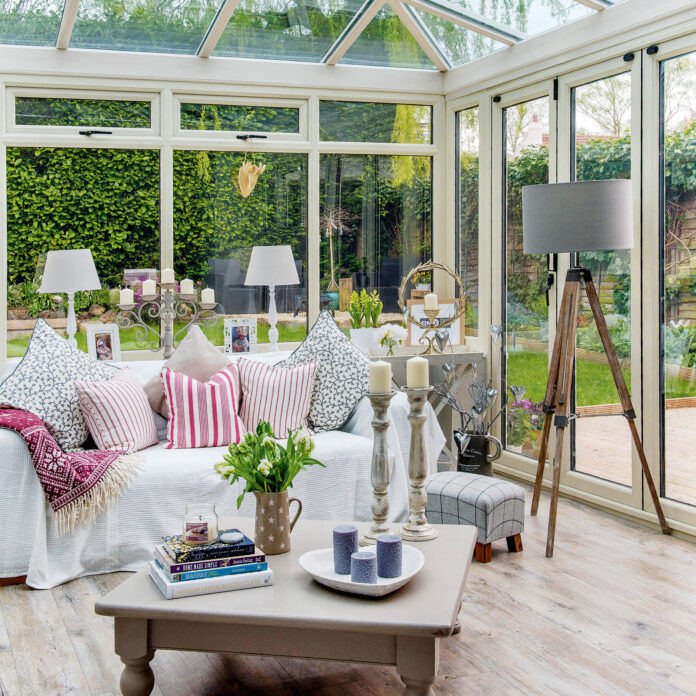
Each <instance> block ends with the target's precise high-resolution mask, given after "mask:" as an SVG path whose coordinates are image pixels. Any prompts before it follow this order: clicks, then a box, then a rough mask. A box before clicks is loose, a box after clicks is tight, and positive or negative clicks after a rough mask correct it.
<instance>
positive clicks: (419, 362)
mask: <svg viewBox="0 0 696 696" xmlns="http://www.w3.org/2000/svg"><path fill="white" fill-rule="evenodd" d="M428 368H429V365H428V361H427V360H426V359H425V358H421V357H420V356H416V357H415V358H411V359H410V360H409V361H408V362H407V363H406V386H407V387H408V388H409V389H423V388H424V387H429V386H430V375H429V369H428Z"/></svg>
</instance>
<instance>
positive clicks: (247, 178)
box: [237, 135, 266, 198]
mask: <svg viewBox="0 0 696 696" xmlns="http://www.w3.org/2000/svg"><path fill="white" fill-rule="evenodd" d="M265 137H266V136H265V135H238V136H237V138H238V139H239V140H246V141H247V142H248V141H249V140H251V139H252V138H265ZM251 158H252V161H251V162H249V160H247V156H246V153H245V154H244V164H242V166H241V167H240V168H239V175H238V181H239V192H240V193H241V194H242V197H243V198H248V197H249V196H250V195H251V192H252V191H253V190H254V188H255V187H256V182H257V181H258V180H259V177H260V176H261V174H263V173H264V172H265V171H266V165H265V164H263V163H261V164H259V165H257V164H256V155H255V154H254V153H253V152H252V153H251Z"/></svg>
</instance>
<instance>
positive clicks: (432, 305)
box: [423, 292, 440, 310]
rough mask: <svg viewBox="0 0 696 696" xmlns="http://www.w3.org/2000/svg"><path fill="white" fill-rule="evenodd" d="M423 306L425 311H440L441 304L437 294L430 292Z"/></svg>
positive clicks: (424, 299)
mask: <svg viewBox="0 0 696 696" xmlns="http://www.w3.org/2000/svg"><path fill="white" fill-rule="evenodd" d="M423 304H424V306H425V309H433V310H434V309H440V302H439V301H438V299H437V293H434V292H429V293H428V294H427V295H426V296H425V297H424V298H423Z"/></svg>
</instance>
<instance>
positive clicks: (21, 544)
mask: <svg viewBox="0 0 696 696" xmlns="http://www.w3.org/2000/svg"><path fill="white" fill-rule="evenodd" d="M287 355H288V353H286V352H277V353H268V354H263V353H260V354H252V355H251V356H247V357H251V358H252V359H256V360H264V361H268V362H271V363H275V362H277V361H280V360H282V359H284V358H285V357H287ZM18 362H19V360H10V361H8V364H7V365H6V366H5V367H4V369H3V370H2V372H0V382H1V381H2V380H3V379H5V378H6V377H7V376H8V375H9V374H10V373H11V372H12V370H13V369H14V367H15V366H16V365H17V364H18ZM124 365H127V366H128V367H129V368H130V369H131V370H132V371H133V373H134V374H135V376H136V377H137V379H138V381H139V382H140V383H141V384H145V383H146V382H147V380H148V379H150V377H151V376H152V375H154V374H157V373H158V372H159V370H160V369H161V367H162V365H163V361H161V360H155V361H134V362H129V363H124ZM407 415H408V403H407V401H406V397H405V395H404V394H397V395H396V396H395V397H394V399H393V400H392V404H391V406H390V409H389V417H390V421H391V427H390V428H389V430H388V441H389V450H390V460H391V472H392V473H391V485H390V492H389V497H390V518H391V519H392V520H395V521H397V520H398V521H401V520H403V519H405V517H406V514H407V511H408V478H407V471H408V448H409V439H410V425H409V423H408V420H407ZM371 418H372V407H371V405H370V403H369V400H368V399H367V398H366V397H364V398H363V399H361V401H360V402H359V403H358V404H357V406H356V408H355V410H354V412H353V414H352V415H351V417H350V419H349V420H348V422H347V423H346V424H345V425H344V426H343V429H342V430H341V431H332V432H327V433H319V434H317V435H316V436H315V438H314V439H315V442H316V451H315V455H314V456H316V458H317V459H319V460H320V461H322V462H323V463H324V464H325V465H326V466H325V468H322V467H310V468H309V469H308V470H306V471H305V472H303V473H301V474H300V475H299V476H298V477H297V479H296V480H295V485H294V487H293V488H292V489H291V495H293V496H295V497H298V498H300V499H301V500H302V503H303V506H304V510H303V515H304V516H305V517H307V518H310V519H327V520H331V519H340V520H349V519H353V520H368V519H370V503H371V484H370V465H371V460H372V427H371V425H370V421H371ZM158 419H159V420H158V426H159V427H158V431H159V432H160V437H161V440H164V439H165V436H164V431H163V428H162V426H163V425H164V423H165V421H164V419H162V418H160V417H158ZM426 437H427V443H428V454H429V463H430V471H431V472H435V470H436V468H437V467H436V462H437V457H438V456H439V453H440V451H441V450H442V447H443V445H444V443H445V438H444V435H443V433H442V431H441V429H440V427H439V425H438V423H437V419H436V418H435V416H434V414H433V412H432V410H431V409H430V408H429V407H428V422H427V424H426ZM226 451H227V448H226V447H216V448H201V449H173V450H168V449H165V447H164V443H163V442H162V441H161V442H160V443H159V444H158V445H155V446H153V447H149V448H148V449H146V450H143V451H142V453H141V454H142V455H143V458H144V463H143V466H142V469H141V471H140V473H139V474H138V475H137V476H135V477H134V479H133V480H132V482H131V484H130V486H129V487H128V489H127V490H125V491H124V492H123V493H122V494H121V496H120V497H119V498H118V499H117V500H114V501H112V502H111V504H110V505H109V506H108V508H107V509H106V510H105V511H104V512H103V513H101V514H99V515H98V516H97V518H96V519H95V520H94V521H93V522H90V523H85V524H81V525H78V527H77V528H76V529H75V531H74V532H72V533H69V534H64V535H62V536H59V535H58V532H57V527H56V524H55V518H54V515H53V512H52V510H51V508H50V506H49V505H48V504H47V503H46V500H45V498H44V495H43V490H42V488H41V486H40V484H39V481H38V478H37V476H36V473H35V471H34V467H33V465H32V462H31V459H30V457H29V451H28V449H27V447H26V445H25V444H24V441H23V440H22V438H21V437H20V436H19V435H17V434H16V433H14V432H12V431H9V430H4V429H0V529H2V530H3V534H1V535H0V577H15V576H21V575H26V576H27V584H28V585H30V586H31V587H34V588H38V589H45V588H50V587H54V586H55V585H58V584H61V583H63V582H67V581H69V580H72V579H74V578H77V577H81V576H83V575H92V574H97V573H108V572H114V571H119V570H137V569H138V568H139V567H141V566H142V565H144V564H145V563H147V562H148V561H149V560H150V559H151V558H152V552H153V549H154V546H155V545H156V544H157V543H159V542H160V540H161V537H162V536H163V535H165V534H171V533H175V532H178V530H179V527H180V526H181V520H182V516H183V512H184V507H185V506H186V504H187V503H190V502H194V501H199V500H205V501H207V502H212V503H215V506H216V508H217V511H218V514H220V515H234V514H241V515H242V516H248V517H252V516H253V514H254V505H255V503H254V496H253V495H247V496H246V497H245V499H244V502H243V504H242V507H241V510H239V511H237V508H236V499H237V496H238V495H239V493H240V492H241V488H242V484H241V482H240V483H237V484H235V485H234V486H230V485H229V483H228V482H227V481H223V480H222V479H221V477H220V476H219V475H218V474H217V473H216V472H215V471H214V469H213V465H214V464H215V463H216V462H218V461H221V459H222V457H223V456H224V454H225V453H226ZM330 530H331V527H330V525H327V535H329V534H330ZM246 531H247V532H251V533H253V522H252V521H251V520H250V522H249V527H248V529H247V530H246ZM327 543H329V536H327Z"/></svg>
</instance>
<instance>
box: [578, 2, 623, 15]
mask: <svg viewBox="0 0 696 696" xmlns="http://www.w3.org/2000/svg"><path fill="white" fill-rule="evenodd" d="M575 2H577V3H578V4H580V5H584V6H585V7H589V8H591V9H593V10H597V12H601V11H602V10H606V9H607V7H611V6H612V5H613V4H614V3H613V2H610V1H609V0H575Z"/></svg>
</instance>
